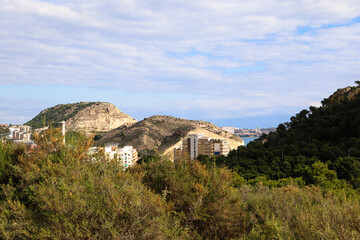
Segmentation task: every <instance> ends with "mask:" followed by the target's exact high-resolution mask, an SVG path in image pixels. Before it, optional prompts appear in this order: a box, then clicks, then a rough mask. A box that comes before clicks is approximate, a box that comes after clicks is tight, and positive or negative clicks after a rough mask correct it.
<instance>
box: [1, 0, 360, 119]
mask: <svg viewBox="0 0 360 240" xmlns="http://www.w3.org/2000/svg"><path fill="white" fill-rule="evenodd" d="M359 12H360V2H359V1H357V0H345V1H333V0H328V1H325V0H322V1H310V0H301V1H300V0H296V1H285V2H284V1H280V0H271V1H260V0H254V1H238V0H227V1H220V0H199V1H195V2H194V1H189V0H184V1H174V0H172V1H158V0H151V1H149V0H147V1H145V0H121V1H119V0H116V1H115V0H107V1H99V0H87V1H70V0H67V1H40V0H0V14H1V16H2V17H1V21H0V39H1V40H0V65H1V68H0V88H1V85H20V84H21V85H24V84H27V85H66V86H86V87H94V88H109V89H119V90H123V91H131V92H133V93H134V94H139V95H138V96H139V98H141V93H143V92H183V93H185V92H189V93H191V94H195V95H196V94H197V95H200V96H204V97H205V98H206V99H214V100H211V101H205V100H201V101H200V102H199V105H198V109H199V111H200V110H201V111H203V112H204V113H206V111H210V108H208V107H207V106H215V105H216V106H220V105H226V107H224V108H223V109H225V110H224V111H225V112H224V113H223V114H226V115H231V114H233V115H239V114H238V112H241V113H242V114H246V113H247V112H248V114H251V113H250V112H251V108H248V105H252V106H255V107H254V108H255V109H256V110H254V112H256V113H257V114H260V113H261V112H262V111H261V109H270V110H269V111H278V110H277V109H275V108H273V107H270V105H272V106H273V105H276V106H280V107H281V106H282V107H284V108H288V107H289V103H292V104H290V105H291V106H290V107H291V108H296V107H298V108H301V107H302V106H306V105H307V104H310V103H312V102H319V101H321V99H322V98H323V97H326V96H327V95H328V94H330V93H331V92H332V91H334V90H335V89H336V88H338V87H342V86H344V85H347V84H351V83H352V82H353V81H354V80H357V79H359V75H360V70H359V64H360V49H359V48H360V47H359V44H358V39H359V35H360V23H358V22H353V21H352V20H353V19H354V18H356V17H358V14H359ZM138 92H139V93H138ZM287 93H289V94H287ZM293 95H295V96H296V97H295V98H294V97H293ZM269 96H270V97H269ZM274 96H277V97H274ZM279 96H281V97H279ZM251 98H253V100H252V101H251V102H248V100H247V99H251ZM273 98H274V99H276V100H271V99H273ZM269 99H270V100H269ZM296 99H303V100H302V101H299V100H297V101H296ZM164 100H165V101H166V99H164ZM180 100H181V99H179V101H180ZM254 101H255V103H254ZM180 102H181V101H180ZM239 102H240V103H241V104H239ZM244 103H247V104H246V106H245V105H244ZM270 103H271V104H270ZM182 104H183V105H184V106H185V105H187V106H188V107H192V105H191V101H190V102H186V101H184V102H182ZM153 107H154V108H155V107H156V106H153Z"/></svg>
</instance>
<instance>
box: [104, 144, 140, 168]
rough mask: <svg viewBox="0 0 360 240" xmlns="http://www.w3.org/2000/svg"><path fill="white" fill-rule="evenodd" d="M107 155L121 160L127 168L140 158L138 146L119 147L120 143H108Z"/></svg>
mask: <svg viewBox="0 0 360 240" xmlns="http://www.w3.org/2000/svg"><path fill="white" fill-rule="evenodd" d="M105 155H106V156H107V157H108V158H109V159H115V160H116V161H118V162H120V163H121V164H122V165H123V166H124V167H125V168H127V167H129V166H132V165H133V164H134V163H136V162H137V161H138V160H139V157H138V153H137V151H136V148H134V147H132V146H125V147H123V148H119V147H118V144H114V143H112V144H108V145H106V147H105Z"/></svg>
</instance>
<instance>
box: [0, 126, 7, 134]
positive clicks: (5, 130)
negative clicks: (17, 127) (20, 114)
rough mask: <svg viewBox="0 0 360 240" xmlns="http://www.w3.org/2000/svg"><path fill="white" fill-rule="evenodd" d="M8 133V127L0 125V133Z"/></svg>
mask: <svg viewBox="0 0 360 240" xmlns="http://www.w3.org/2000/svg"><path fill="white" fill-rule="evenodd" d="M8 134H9V127H2V126H0V135H8Z"/></svg>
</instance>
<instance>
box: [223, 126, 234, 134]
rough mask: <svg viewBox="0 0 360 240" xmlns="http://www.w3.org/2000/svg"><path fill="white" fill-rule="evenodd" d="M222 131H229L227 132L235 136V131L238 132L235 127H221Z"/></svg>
mask: <svg viewBox="0 0 360 240" xmlns="http://www.w3.org/2000/svg"><path fill="white" fill-rule="evenodd" d="M221 129H222V130H224V131H227V132H229V133H231V134H235V130H236V128H235V127H221Z"/></svg>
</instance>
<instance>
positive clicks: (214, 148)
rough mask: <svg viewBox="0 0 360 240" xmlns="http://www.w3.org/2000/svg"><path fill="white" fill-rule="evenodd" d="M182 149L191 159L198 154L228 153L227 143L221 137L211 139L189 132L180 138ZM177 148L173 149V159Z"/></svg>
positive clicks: (176, 153)
mask: <svg viewBox="0 0 360 240" xmlns="http://www.w3.org/2000/svg"><path fill="white" fill-rule="evenodd" d="M182 151H183V152H187V153H188V154H189V156H190V158H191V159H195V158H196V157H197V156H199V155H208V156H211V155H225V156H226V155H228V153H229V146H228V143H227V142H226V141H224V140H222V139H211V138H208V137H204V136H203V135H202V134H189V135H188V136H187V137H185V138H183V140H182ZM178 152H179V149H176V150H174V159H175V158H176V157H177V156H178V155H179V153H178Z"/></svg>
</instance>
